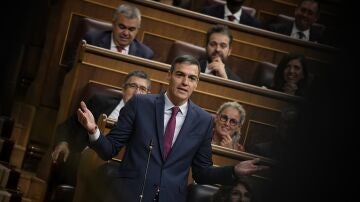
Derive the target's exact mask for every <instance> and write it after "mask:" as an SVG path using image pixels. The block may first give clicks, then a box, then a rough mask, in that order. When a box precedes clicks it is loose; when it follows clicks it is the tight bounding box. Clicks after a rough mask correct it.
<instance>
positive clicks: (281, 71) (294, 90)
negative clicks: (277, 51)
mask: <svg viewBox="0 0 360 202" xmlns="http://www.w3.org/2000/svg"><path fill="white" fill-rule="evenodd" d="M306 63H307V62H306V59H305V57H304V56H303V55H300V54H295V53H289V54H287V55H285V56H284V57H283V58H282V59H281V61H280V63H279V64H278V66H277V68H276V71H275V75H274V81H273V87H272V89H273V90H277V91H281V92H284V93H287V94H291V95H297V96H302V97H305V96H306V94H307V91H308V80H309V74H308V69H307V64H306Z"/></svg>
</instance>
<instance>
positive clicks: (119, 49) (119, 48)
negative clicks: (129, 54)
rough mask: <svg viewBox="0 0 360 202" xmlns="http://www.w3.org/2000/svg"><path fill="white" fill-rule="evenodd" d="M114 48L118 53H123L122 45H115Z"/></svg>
mask: <svg viewBox="0 0 360 202" xmlns="http://www.w3.org/2000/svg"><path fill="white" fill-rule="evenodd" d="M116 49H117V51H118V52H119V53H123V51H124V50H125V49H124V48H123V47H120V46H116Z"/></svg>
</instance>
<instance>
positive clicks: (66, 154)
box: [64, 152, 69, 162]
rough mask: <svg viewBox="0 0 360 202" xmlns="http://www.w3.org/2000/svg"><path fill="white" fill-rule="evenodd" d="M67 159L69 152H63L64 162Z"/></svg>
mask: <svg viewBox="0 0 360 202" xmlns="http://www.w3.org/2000/svg"><path fill="white" fill-rule="evenodd" d="M68 157H69V152H64V162H66V160H67V159H68Z"/></svg>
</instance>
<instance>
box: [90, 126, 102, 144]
mask: <svg viewBox="0 0 360 202" xmlns="http://www.w3.org/2000/svg"><path fill="white" fill-rule="evenodd" d="M99 137H100V130H99V128H97V127H96V132H95V134H93V135H90V134H89V140H90V142H95V141H96V140H97V139H99Z"/></svg>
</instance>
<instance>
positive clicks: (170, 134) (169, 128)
mask: <svg viewBox="0 0 360 202" xmlns="http://www.w3.org/2000/svg"><path fill="white" fill-rule="evenodd" d="M179 110H180V108H179V107H173V108H172V113H171V117H170V119H169V121H168V123H167V125H166V129H165V135H164V159H166V158H167V156H168V154H169V152H170V150H171V145H172V141H173V138H174V132H175V126H176V114H177V113H178V112H179Z"/></svg>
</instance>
